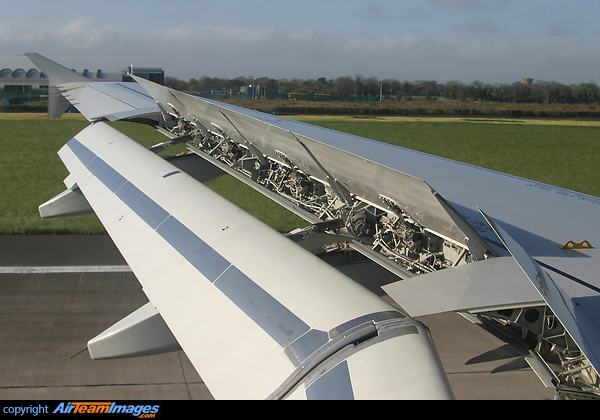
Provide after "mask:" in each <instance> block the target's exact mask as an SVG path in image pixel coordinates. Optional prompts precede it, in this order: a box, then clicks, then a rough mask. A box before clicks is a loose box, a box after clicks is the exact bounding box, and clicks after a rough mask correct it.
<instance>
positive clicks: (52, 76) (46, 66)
mask: <svg viewBox="0 0 600 420" xmlns="http://www.w3.org/2000/svg"><path fill="white" fill-rule="evenodd" d="M25 55H26V56H27V58H29V59H30V60H31V61H32V62H33V64H35V65H36V66H37V67H38V68H39V69H40V70H41V71H42V72H43V73H44V74H45V75H46V76H48V79H49V84H48V118H60V116H61V115H62V114H64V112H65V111H66V110H67V109H69V107H70V106H71V103H70V102H69V101H68V100H67V99H66V98H65V97H64V96H63V95H62V93H61V92H60V90H59V89H58V87H57V86H60V85H64V84H67V83H80V84H82V85H86V84H88V83H91V82H92V80H90V79H88V78H87V77H84V76H82V75H80V74H78V73H76V72H74V71H73V70H69V69H68V68H66V67H64V66H61V65H60V64H58V63H56V62H54V61H52V60H49V59H47V58H46V57H44V56H41V55H39V54H37V53H26V54H25Z"/></svg>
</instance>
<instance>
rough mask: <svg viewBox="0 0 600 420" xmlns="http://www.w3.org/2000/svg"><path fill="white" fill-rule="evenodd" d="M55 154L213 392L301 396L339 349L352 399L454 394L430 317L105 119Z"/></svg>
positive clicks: (238, 395) (220, 394) (222, 395)
mask: <svg viewBox="0 0 600 420" xmlns="http://www.w3.org/2000/svg"><path fill="white" fill-rule="evenodd" d="M59 155H60V157H61V159H62V160H63V162H64V163H65V165H66V166H67V168H68V169H69V171H70V172H71V174H70V176H69V178H70V182H71V181H72V182H76V183H77V185H78V186H79V188H80V189H81V191H82V192H83V194H84V195H85V197H86V198H87V200H88V202H89V203H90V205H91V206H92V208H93V209H94V211H95V212H96V214H97V215H98V217H99V218H100V220H101V222H102V223H103V225H104V226H105V227H106V229H107V231H108V232H109V234H110V235H111V238H112V239H113V241H114V242H115V244H116V245H117V247H118V248H119V250H120V251H121V253H122V254H123V256H124V257H125V259H126V261H127V263H128V264H129V266H130V267H131V269H132V270H133V272H134V273H135V275H136V277H137V278H138V279H139V281H140V283H141V284H142V286H143V290H144V292H145V293H146V295H147V296H148V298H149V299H150V301H151V302H152V305H153V306H154V307H155V308H156V311H157V312H158V313H160V315H161V317H162V319H164V322H165V324H166V325H167V327H168V329H169V330H170V331H171V332H172V334H173V335H174V336H175V337H176V339H177V341H178V342H179V344H180V345H181V348H182V349H183V350H184V351H185V352H186V354H187V355H188V357H189V358H190V360H191V362H192V364H193V365H194V366H195V368H196V369H197V370H198V372H199V373H200V375H201V376H202V378H203V380H204V381H205V382H206V384H207V385H208V387H209V389H210V390H211V392H212V393H213V395H214V396H215V397H217V398H267V397H272V398H275V397H276V398H283V397H285V396H287V395H289V394H290V392H294V395H298V394H297V392H299V391H298V390H299V389H308V387H309V386H313V385H312V384H313V383H317V382H319V377H318V375H317V376H310V375H309V373H310V372H312V371H313V370H314V369H316V368H317V367H323V369H328V367H327V366H328V365H323V363H325V362H327V361H328V360H331V359H330V358H329V357H330V356H331V355H333V354H334V353H336V352H337V351H338V350H341V349H342V348H344V349H353V351H351V352H348V353H347V357H346V359H345V360H346V362H347V366H348V372H349V375H350V378H351V380H350V382H348V383H346V385H345V387H346V388H345V389H346V390H347V389H349V388H347V387H348V386H349V387H350V388H351V389H352V395H353V396H354V397H356V398H387V397H395V398H398V397H402V396H403V393H402V392H398V391H399V390H400V391H405V392H404V397H407V398H448V397H451V395H452V394H451V391H450V390H449V387H448V383H447V380H446V378H445V374H444V372H443V368H442V367H441V364H440V363H439V358H438V357H437V353H436V351H435V348H433V346H432V343H431V341H430V338H427V337H429V333H428V331H427V330H426V329H425V328H424V327H423V326H422V325H420V324H419V323H417V322H416V321H414V320H410V319H405V318H403V317H402V315H401V314H399V313H398V312H397V311H395V310H393V308H392V307H391V306H389V305H388V304H386V303H385V302H383V301H382V300H381V299H379V298H378V297H376V296H375V295H373V294H371V293H370V292H368V291H367V290H366V289H364V288H362V287H361V286H359V285H357V284H356V283H354V282H353V281H352V280H350V279H348V278H347V277H345V276H344V275H342V274H341V273H339V272H338V271H337V270H335V269H334V268H332V267H330V266H329V265H327V264H326V263H324V262H322V261H321V260H319V259H318V258H316V257H315V256H313V255H312V254H310V253H309V252H307V251H304V250H303V249H301V248H300V247H298V246H297V245H295V244H294V243H293V242H292V241H290V240H288V239H287V238H285V237H284V236H282V235H280V234H279V233H277V232H275V231H273V230H272V229H271V228H269V227H267V226H266V225H264V224H262V223H261V222H259V221H258V220H256V219H255V218H253V217H251V216H250V215H248V214H247V213H245V212H243V211H242V210H241V209H239V208H238V207H236V206H234V205H232V204H231V203H229V202H228V201H226V200H225V199H223V198H222V197H220V196H218V195H217V194H215V193H213V192H212V191H210V190H209V189H208V188H206V187H204V186H203V185H202V184H201V183H199V182H197V181H196V180H194V179H193V178H191V177H189V176H188V175H187V174H185V173H182V172H180V171H177V170H176V168H175V167H174V166H173V165H171V164H170V163H168V162H166V161H165V160H163V159H162V158H160V157H158V156H156V155H155V154H154V153H152V152H151V151H148V150H147V149H145V148H144V147H142V146H141V145H139V144H137V143H136V142H134V141H133V140H131V139H129V138H128V137H126V136H124V135H123V134H121V133H119V132H118V131H116V130H114V129H112V128H111V127H109V126H108V125H106V124H103V123H97V124H94V125H92V126H91V127H88V128H87V129H85V130H84V131H82V132H81V133H79V134H78V135H77V136H76V137H75V138H74V139H73V140H71V141H70V142H68V143H67V144H66V145H65V146H64V147H63V148H62V149H61V151H60V152H59ZM390 321H393V322H394V328H390V327H389V326H388V325H389V322H390ZM359 327H360V328H359ZM405 327H406V328H408V330H407V329H406V328H405ZM409 327H410V328H409ZM362 331H367V332H369V331H370V332H369V333H368V334H364V333H362ZM390 331H392V334H389V332H390ZM407 332H410V333H407ZM348 345H350V346H351V347H348ZM361 346H362V347H361ZM372 347H374V348H376V349H384V348H385V349H387V350H385V352H391V353H392V354H395V355H397V356H394V357H393V358H392V359H391V360H387V361H386V362H385V363H386V366H390V364H391V365H392V366H395V367H396V369H392V370H387V373H386V372H384V371H385V369H374V367H376V366H378V365H379V364H380V363H381V361H380V360H379V359H377V358H368V357H367V358H364V357H358V356H359V355H361V354H363V353H361V349H362V348H365V349H371V350H369V352H372ZM379 351H382V350H379ZM405 356H406V357H405ZM420 361H422V362H423V363H419V362H420ZM331 367H333V366H331ZM320 372H322V371H320ZM322 373H323V372H322ZM327 377H329V376H327ZM409 377H418V378H419V381H417V382H418V386H415V384H414V382H410V381H407V380H406V379H407V378H409ZM363 381H367V383H378V384H380V386H381V387H383V389H378V388H372V389H371V390H370V391H369V387H368V386H367V387H365V386H359V384H361V383H362V382H363ZM325 382H326V381H325ZM325 382H324V383H325ZM319 383H320V382H319ZM403 384H404V385H403ZM312 389H313V391H314V390H315V389H319V387H316V386H314V387H313V388H312ZM374 389H377V393H374V392H375V391H374ZM294 390H295V391H294ZM317 394H318V393H317ZM305 396H306V397H311V396H313V397H314V396H315V394H314V393H312V392H311V393H306V394H305Z"/></svg>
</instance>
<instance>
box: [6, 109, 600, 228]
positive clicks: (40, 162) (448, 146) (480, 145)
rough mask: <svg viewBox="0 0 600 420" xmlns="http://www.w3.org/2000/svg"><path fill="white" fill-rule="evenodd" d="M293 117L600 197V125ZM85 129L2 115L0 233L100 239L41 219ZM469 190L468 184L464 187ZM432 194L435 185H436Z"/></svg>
mask: <svg viewBox="0 0 600 420" xmlns="http://www.w3.org/2000/svg"><path fill="white" fill-rule="evenodd" d="M295 119H297V120H300V121H305V122H308V123H311V124H316V125H321V126H324V127H327V128H332V129H335V130H339V131H345V132H349V133H352V134H355V135H359V136H363V137H368V138H372V139H375V140H381V141H385V142H389V143H392V144H396V145H398V146H402V147H408V148H411V149H415V150H420V151H423V152H426V153H432V154H435V155H439V156H443V157H447V158H450V159H455V160H459V161H462V162H466V163H471V164H474V165H478V166H482V167H486V168H489V169H494V170H498V171H502V172H507V173H510V174H513V175H517V176H522V177H525V178H530V179H535V180H537V181H541V182H545V183H549V184H552V185H557V186H561V187H564V188H568V189H573V190H576V191H580V192H583V193H587V194H590V195H595V196H600V171H599V170H598V169H597V168H598V166H597V165H598V159H599V158H600V123H597V122H579V121H568V120H559V121H552V120H543V121H536V120H524V121H519V120H510V119H504V120H503V119H481V120H479V119H468V118H439V119H433V118H422V119H419V118H410V119H409V118H402V117H393V118H392V117H383V118H352V117H318V116H315V117H308V116H299V117H295ZM87 125H88V123H87V121H86V120H85V119H84V118H83V117H82V116H81V115H78V114H67V115H64V116H63V117H62V118H61V119H59V120H49V119H47V118H46V116H45V114H0V145H1V146H2V153H1V154H0V180H1V181H2V182H0V194H1V196H2V200H1V201H0V234H50V233H100V232H104V228H103V227H102V225H101V224H100V222H99V221H98V219H97V218H96V216H94V215H90V216H77V217H71V218H66V219H47V220H44V219H41V218H40V217H39V214H38V212H37V206H38V205H39V204H41V203H43V202H44V201H46V200H48V199H50V198H52V197H54V196H55V195H56V194H58V193H60V192H62V191H63V190H64V188H65V187H64V184H63V183H62V181H63V179H64V178H65V177H66V176H67V174H68V172H67V170H66V169H65V167H64V166H63V164H62V162H61V161H60V159H59V157H58V156H57V154H56V152H57V151H58V149H60V147H62V145H63V144H64V143H66V142H67V141H68V140H69V139H70V138H72V137H73V136H74V135H75V134H77V133H78V132H79V131H81V130H82V129H83V128H85V127H86V126H87ZM114 126H115V127H116V128H118V129H119V130H121V131H123V132H124V133H125V134H127V135H128V136H130V137H132V138H134V139H136V140H138V141H140V143H142V144H144V145H147V146H149V145H152V144H155V143H157V142H160V141H164V137H163V136H161V135H160V134H158V133H157V132H155V131H154V130H152V129H151V128H149V127H145V126H140V125H138V124H132V123H114ZM209 186H210V187H211V188H213V189H214V190H216V191H217V192H219V193H220V194H222V195H223V196H225V197H226V198H228V199H229V200H231V201H233V202H234V203H236V204H237V205H239V206H240V207H242V208H244V209H245V210H247V211H249V212H250V213H252V214H254V215H255V216H257V217H259V218H260V219H262V220H263V221H265V222H267V223H269V224H270V225H271V226H273V227H274V228H275V229H277V230H280V231H286V230H290V229H292V228H294V227H296V226H302V225H305V222H303V221H301V220H300V219H299V218H297V217H296V216H295V215H292V214H290V213H288V212H287V211H285V210H281V209H280V207H279V206H278V205H277V204H275V203H273V202H271V201H270V200H268V199H266V198H264V197H263V196H261V195H260V194H258V193H255V192H254V191H253V190H252V189H251V188H249V187H246V186H244V185H242V184H241V183H239V182H237V181H236V180H234V179H233V178H231V177H229V176H227V177H222V178H219V179H217V180H215V181H212V182H211V183H209ZM466 187H468V186H466ZM434 188H435V186H434Z"/></svg>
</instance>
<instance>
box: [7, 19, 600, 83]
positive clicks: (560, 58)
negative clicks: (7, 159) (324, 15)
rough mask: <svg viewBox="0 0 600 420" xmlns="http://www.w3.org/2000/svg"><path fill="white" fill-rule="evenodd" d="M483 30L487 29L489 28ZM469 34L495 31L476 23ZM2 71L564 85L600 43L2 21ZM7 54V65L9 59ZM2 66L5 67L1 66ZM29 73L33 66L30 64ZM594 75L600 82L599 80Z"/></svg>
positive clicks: (594, 58) (587, 71)
mask: <svg viewBox="0 0 600 420" xmlns="http://www.w3.org/2000/svg"><path fill="white" fill-rule="evenodd" d="M484 24H485V23H484ZM471 30H472V31H488V33H489V32H490V31H493V30H494V27H493V25H492V26H489V27H487V28H486V27H483V26H481V27H471ZM0 35H2V36H0V66H2V67H6V66H7V65H6V64H5V63H6V62H8V61H14V56H15V55H17V54H22V53H24V52H30V51H31V52H39V53H40V54H43V55H45V56H47V57H48V58H50V59H53V60H55V61H57V62H59V63H61V64H63V65H65V66H67V67H73V68H77V69H78V70H80V71H81V70H83V69H84V68H89V69H102V70H104V71H107V72H113V71H120V70H122V69H124V68H126V67H127V66H128V65H129V64H134V65H136V66H151V67H163V68H164V69H165V72H166V74H167V75H169V76H174V77H178V78H180V79H183V80H188V79H189V78H192V77H195V78H199V77H201V76H203V75H207V76H219V77H236V76H249V75H254V76H257V77H260V76H268V77H273V78H288V79H292V78H317V77H327V78H335V77H340V76H353V75H355V74H363V75H364V76H366V77H370V76H375V77H383V78H396V79H399V80H426V79H429V80H437V81H439V82H445V81H448V80H460V81H463V82H466V83H469V82H471V81H473V80H481V81H484V82H488V83H495V82H502V83H505V82H512V81H515V80H520V79H521V78H523V77H525V76H527V77H534V78H536V79H538V80H557V81H560V82H562V83H581V82H587V81H589V80H592V79H594V78H595V76H594V74H593V73H592V69H596V68H598V66H599V64H600V53H599V52H598V51H600V49H599V48H598V45H595V46H594V45H586V44H583V43H582V42H578V41H575V40H570V41H565V40H564V39H562V38H552V39H549V40H544V41H531V40H523V41H519V42H515V41H511V40H507V39H502V38H498V37H496V38H492V37H472V36H469V37H459V36H454V37H445V38H444V37H440V38H432V37H427V36H424V35H419V34H415V33H412V34H406V35H400V36H382V37H372V38H371V37H365V36H351V37H342V36H325V35H321V34H319V33H317V32H315V31H314V30H310V29H307V30H300V31H291V32H285V31H283V30H280V29H277V28H274V27H259V28H252V27H233V26H217V25H215V26H199V27H195V26H188V25H180V26H176V27H172V28H157V27H146V28H135V27H131V26H128V25H115V24H100V23H97V22H95V21H94V20H93V19H90V18H77V19H73V20H71V21H69V22H67V23H66V24H65V25H63V26H61V27H51V26H43V25H42V26H39V27H37V28H35V29H34V30H31V28H19V27H16V26H14V25H12V24H6V23H0ZM9 58H10V60H9ZM2 61H4V63H3V62H2ZM22 63H23V64H20V65H19V67H25V66H27V65H28V64H29V63H28V62H27V60H26V59H23V61H22ZM596 78H597V77H596Z"/></svg>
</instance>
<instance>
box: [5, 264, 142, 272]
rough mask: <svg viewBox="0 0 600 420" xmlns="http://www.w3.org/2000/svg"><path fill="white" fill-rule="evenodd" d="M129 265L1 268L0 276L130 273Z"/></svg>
mask: <svg viewBox="0 0 600 420" xmlns="http://www.w3.org/2000/svg"><path fill="white" fill-rule="evenodd" d="M130 272H131V268H130V267H129V266H128V265H63V266H33V267H0V274H45V273H51V274H68V273H130Z"/></svg>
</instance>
